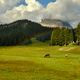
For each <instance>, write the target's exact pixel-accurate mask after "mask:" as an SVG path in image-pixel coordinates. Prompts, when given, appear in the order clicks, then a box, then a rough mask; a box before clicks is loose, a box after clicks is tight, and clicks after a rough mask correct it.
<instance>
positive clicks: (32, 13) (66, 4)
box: [0, 0, 80, 26]
mask: <svg viewBox="0 0 80 80" xmlns="http://www.w3.org/2000/svg"><path fill="white" fill-rule="evenodd" d="M20 19H28V20H31V21H34V22H38V23H39V22H41V20H42V19H60V20H64V21H67V22H69V23H70V24H71V25H72V26H76V25H77V24H78V23H79V22H80V0H0V24H5V23H11V22H13V21H16V20H20Z"/></svg>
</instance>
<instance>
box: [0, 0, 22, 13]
mask: <svg viewBox="0 0 80 80" xmlns="http://www.w3.org/2000/svg"><path fill="white" fill-rule="evenodd" d="M20 1H21V0H0V14H3V13H4V12H6V11H7V10H11V9H13V8H14V7H15V6H17V4H18V2H20Z"/></svg>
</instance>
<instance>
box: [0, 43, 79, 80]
mask: <svg viewBox="0 0 80 80" xmlns="http://www.w3.org/2000/svg"><path fill="white" fill-rule="evenodd" d="M46 54H50V58H45V57H44V56H45V55H46ZM0 80H80V47H79V46H72V45H69V46H63V47H60V46H49V45H48V44H47V43H34V44H31V45H28V46H8V47H0Z"/></svg>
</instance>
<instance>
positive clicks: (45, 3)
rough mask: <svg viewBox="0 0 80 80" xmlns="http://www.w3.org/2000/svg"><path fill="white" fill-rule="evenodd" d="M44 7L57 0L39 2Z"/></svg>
mask: <svg viewBox="0 0 80 80" xmlns="http://www.w3.org/2000/svg"><path fill="white" fill-rule="evenodd" d="M38 1H39V2H40V3H41V4H42V5H44V6H46V5H47V4H48V3H50V2H54V1H55V0H38Z"/></svg>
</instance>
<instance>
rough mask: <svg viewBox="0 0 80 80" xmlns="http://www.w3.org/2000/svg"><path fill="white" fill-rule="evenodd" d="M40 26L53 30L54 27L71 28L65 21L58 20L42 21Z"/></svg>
mask: <svg viewBox="0 0 80 80" xmlns="http://www.w3.org/2000/svg"><path fill="white" fill-rule="evenodd" d="M40 24H41V25H42V26H46V27H50V28H54V27H67V28H71V25H70V24H69V23H68V22H67V21H62V20H59V19H43V20H42V21H41V23H40Z"/></svg>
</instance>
